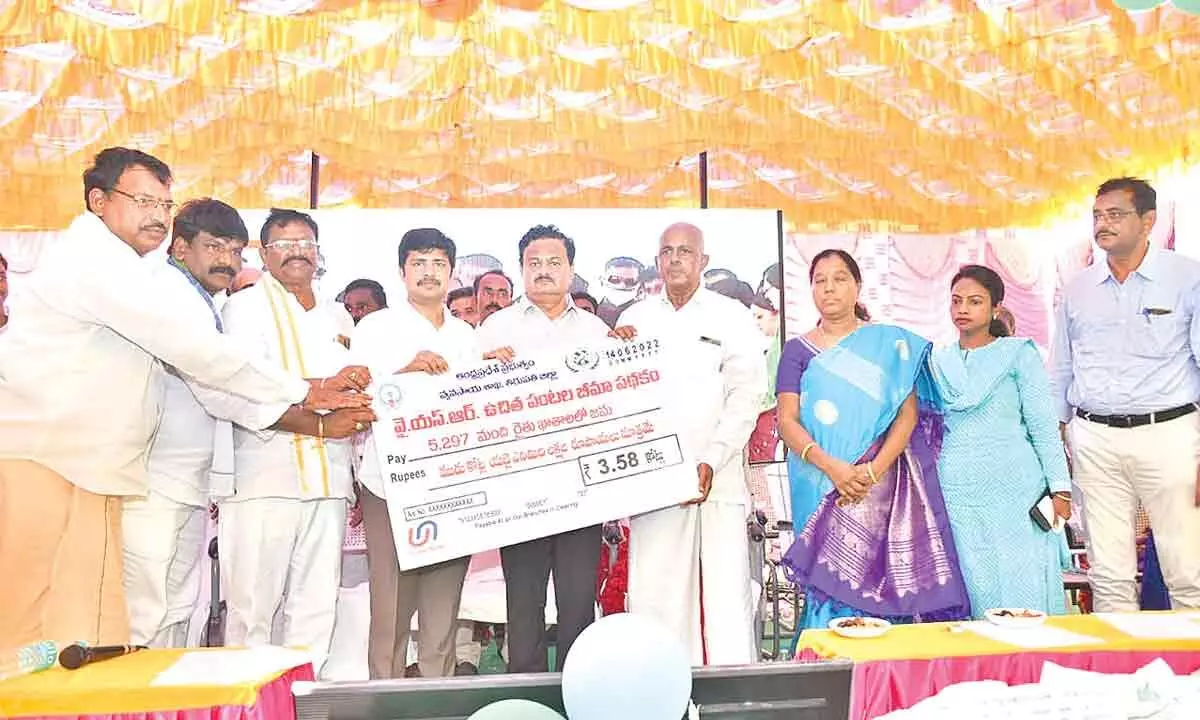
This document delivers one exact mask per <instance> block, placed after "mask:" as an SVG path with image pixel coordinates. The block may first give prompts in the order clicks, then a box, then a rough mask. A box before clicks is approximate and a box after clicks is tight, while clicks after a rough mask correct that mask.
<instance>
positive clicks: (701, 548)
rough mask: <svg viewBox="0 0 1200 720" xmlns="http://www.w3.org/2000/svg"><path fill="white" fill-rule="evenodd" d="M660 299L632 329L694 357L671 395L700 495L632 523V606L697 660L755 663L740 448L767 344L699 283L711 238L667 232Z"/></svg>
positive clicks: (625, 318) (627, 316)
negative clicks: (663, 628) (706, 240)
mask: <svg viewBox="0 0 1200 720" xmlns="http://www.w3.org/2000/svg"><path fill="white" fill-rule="evenodd" d="M657 265H658V270H659V272H660V273H661V274H662V276H663V278H664V280H665V281H666V285H665V292H664V293H663V295H661V296H660V297H656V298H650V299H646V300H642V301H640V302H638V303H636V304H635V305H633V307H631V308H629V309H628V310H626V311H625V312H624V313H623V314H622V315H621V320H620V322H621V324H622V325H623V326H630V327H633V328H634V329H635V330H636V331H637V333H638V334H639V335H648V336H653V337H660V338H663V339H664V340H668V341H670V344H671V345H672V346H674V347H675V348H680V349H682V352H683V353H685V354H684V356H683V357H682V358H681V359H680V361H679V365H678V367H679V369H680V370H681V372H682V373H683V376H682V378H681V380H680V382H679V386H678V387H677V388H676V389H675V391H674V392H672V394H671V397H672V398H673V399H674V402H675V403H676V406H675V407H674V408H673V409H674V413H673V416H674V417H676V418H678V419H679V421H680V422H681V423H682V425H681V426H680V431H681V432H680V439H681V441H682V442H683V443H684V444H685V447H686V448H687V450H688V453H689V454H690V455H691V456H692V457H694V458H695V459H696V461H697V465H696V474H697V480H698V483H697V484H698V488H699V496H698V497H697V498H696V500H695V501H693V502H691V503H688V504H685V505H683V506H681V507H670V508H665V509H663V510H657V511H655V512H650V513H646V514H644V515H640V516H638V517H635V518H632V519H631V520H630V531H629V535H630V545H629V611H630V612H633V613H645V614H648V615H653V616H655V617H656V618H657V619H658V620H659V621H660V622H662V623H664V624H665V625H666V626H667V627H669V628H671V629H672V630H673V631H674V632H675V634H676V636H677V637H678V638H679V640H680V642H681V643H683V644H684V647H687V648H689V650H690V652H691V659H692V664H693V665H740V664H747V663H752V662H755V661H757V660H758V650H757V642H756V641H755V636H754V608H755V598H754V597H753V595H752V593H751V585H750V548H749V539H748V538H747V534H746V533H747V531H746V519H747V517H748V516H749V514H750V510H751V505H750V497H749V492H748V488H747V484H746V478H745V473H744V463H743V457H742V453H743V448H744V447H745V445H746V441H747V440H748V439H749V437H750V432H751V430H752V429H753V428H754V422H755V419H756V417H757V416H758V410H759V403H760V402H761V400H762V395H763V392H764V391H765V390H766V386H767V380H766V368H765V365H764V363H763V355H762V348H763V341H762V338H761V337H760V335H759V332H758V329H757V328H756V327H755V324H754V320H753V318H752V317H751V315H750V313H748V312H746V309H745V307H744V306H743V305H742V303H740V302H738V301H737V300H734V299H731V298H728V297H724V296H722V295H719V294H717V293H716V292H714V291H712V290H709V289H706V288H704V287H702V286H701V276H700V273H701V272H702V271H703V270H704V268H705V266H706V265H708V256H707V255H705V254H704V235H703V234H702V233H701V232H700V229H699V228H697V227H696V226H694V225H690V224H687V223H678V224H675V225H672V226H670V227H668V228H667V229H666V230H665V231H664V232H663V234H662V237H661V239H660V240H659V245H658V258H657Z"/></svg>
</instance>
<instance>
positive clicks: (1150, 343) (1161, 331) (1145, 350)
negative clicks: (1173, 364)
mask: <svg viewBox="0 0 1200 720" xmlns="http://www.w3.org/2000/svg"><path fill="white" fill-rule="evenodd" d="M1141 325H1142V326H1143V328H1139V330H1140V331H1141V332H1138V333H1136V335H1141V336H1142V337H1135V338H1134V342H1132V343H1130V347H1131V348H1132V350H1133V353H1134V354H1135V355H1138V356H1141V357H1148V358H1168V357H1171V356H1174V355H1177V354H1178V353H1180V352H1182V351H1183V349H1184V347H1185V346H1186V344H1187V336H1188V325H1189V323H1188V318H1187V316H1186V315H1185V314H1184V313H1182V312H1179V311H1177V310H1172V311H1171V312H1169V313H1167V314H1165V315H1151V314H1149V313H1147V314H1146V315H1145V318H1144V319H1143V320H1142V321H1141Z"/></svg>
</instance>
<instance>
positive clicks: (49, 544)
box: [0, 148, 370, 647]
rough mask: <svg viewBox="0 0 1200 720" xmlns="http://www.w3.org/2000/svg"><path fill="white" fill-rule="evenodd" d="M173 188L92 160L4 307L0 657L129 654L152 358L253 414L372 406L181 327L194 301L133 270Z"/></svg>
mask: <svg viewBox="0 0 1200 720" xmlns="http://www.w3.org/2000/svg"><path fill="white" fill-rule="evenodd" d="M170 184H171V171H170V169H169V168H168V167H167V166H166V165H165V164H164V163H163V162H162V161H161V160H159V159H157V158H155V157H153V156H151V155H147V154H146V153H143V152H141V151H138V150H131V149H128V148H109V149H107V150H104V151H103V152H101V153H99V154H98V155H97V156H96V158H95V161H94V164H93V165H92V167H90V168H88V169H87V171H86V172H85V173H84V175H83V185H84V201H85V204H86V209H87V212H86V213H84V214H83V215H81V216H80V217H79V218H77V219H76V220H75V221H74V222H73V223H72V224H71V226H70V228H68V229H67V231H66V232H65V233H63V234H62V236H60V237H59V238H57V239H55V241H54V242H53V243H48V244H47V246H46V248H45V249H44V250H43V251H42V253H41V254H40V256H39V257H38V264H37V267H36V270H35V271H34V272H31V273H30V274H29V276H28V277H27V278H25V279H23V286H22V288H21V289H22V292H21V293H20V294H19V295H18V296H16V297H14V298H13V300H14V302H13V308H12V310H13V320H12V321H11V322H10V323H9V327H8V329H7V330H6V331H5V335H4V341H3V342H0V578H3V592H0V646H3V647H20V646H21V645H24V644H26V643H30V642H33V641H36V640H42V639H48V638H49V639H55V640H70V641H85V642H88V643H91V644H99V645H112V644H124V643H127V642H129V617H128V611H127V608H126V603H125V592H124V588H123V586H122V553H121V547H120V545H119V544H118V543H120V542H121V507H122V504H123V499H124V498H125V497H141V496H145V495H146V493H147V485H148V480H147V476H146V456H147V453H148V450H149V447H150V444H151V440H152V439H153V437H154V434H155V430H156V428H157V425H158V420H159V411H160V407H161V396H160V392H161V386H160V385H159V384H157V383H155V382H154V372H155V371H154V367H155V362H156V360H162V361H163V362H165V363H167V364H169V365H171V366H173V367H175V368H176V369H177V370H178V371H179V372H180V373H182V374H184V375H187V376H189V377H190V378H191V379H192V380H194V381H196V382H198V383H200V384H204V385H207V386H211V387H214V388H220V389H222V390H225V391H228V392H230V393H232V394H236V395H238V396H241V397H243V398H245V399H246V400H248V401H253V402H257V403H260V404H263V405H280V406H282V407H287V406H289V405H291V404H293V403H302V404H303V408H304V410H303V411H304V412H310V413H311V411H313V410H317V409H334V408H338V407H364V406H368V405H369V403H370V398H368V397H366V396H365V395H358V394H350V393H348V392H343V391H348V390H350V389H351V387H352V386H351V385H350V384H348V383H346V382H345V381H344V379H342V378H329V379H326V380H324V381H322V380H312V381H305V380H303V379H302V378H303V377H304V375H303V374H302V373H301V372H299V371H296V372H284V371H281V370H280V369H278V368H277V367H272V366H271V365H269V364H267V363H264V362H262V361H261V360H257V359H255V358H253V357H252V355H250V354H249V353H247V352H246V351H245V350H244V349H242V348H241V347H240V346H239V345H238V344H237V343H236V342H233V341H231V340H230V339H229V338H227V337H224V336H222V335H221V333H219V332H218V331H217V328H216V326H215V323H191V324H189V323H187V322H186V318H188V317H192V315H191V312H192V311H191V310H190V308H193V307H195V305H194V303H195V301H196V296H195V293H194V292H192V291H189V290H188V289H187V288H186V287H183V286H181V285H180V284H178V283H176V282H173V281H171V280H170V279H169V278H167V277H166V276H163V275H162V274H161V273H158V272H157V269H156V266H157V267H161V265H158V264H157V263H151V262H148V261H146V260H145V259H144V258H143V257H142V256H143V255H146V254H147V253H149V252H150V251H152V250H154V249H155V248H157V247H158V246H159V245H160V244H161V243H162V241H163V240H164V239H165V237H166V234H167V228H168V225H169V224H170V218H171V213H172V210H173V208H174V203H173V201H172V200H171V190H170ZM181 319H184V320H183V322H181ZM368 381H369V378H368ZM322 384H324V387H322ZM353 387H354V388H355V389H361V388H362V387H366V385H365V384H363V385H361V386H358V385H354V386H353Z"/></svg>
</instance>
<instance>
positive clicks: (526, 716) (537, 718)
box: [467, 699, 563, 720]
mask: <svg viewBox="0 0 1200 720" xmlns="http://www.w3.org/2000/svg"><path fill="white" fill-rule="evenodd" d="M467 720H563V716H562V715H559V714H558V713H557V712H555V711H553V710H551V709H550V708H548V707H546V706H545V705H542V704H541V703H535V702H533V701H532V700H518V699H512V700H500V701H498V702H494V703H492V704H491V705H486V706H484V707H481V708H479V709H478V710H476V711H475V712H473V713H471V717H469V718H467Z"/></svg>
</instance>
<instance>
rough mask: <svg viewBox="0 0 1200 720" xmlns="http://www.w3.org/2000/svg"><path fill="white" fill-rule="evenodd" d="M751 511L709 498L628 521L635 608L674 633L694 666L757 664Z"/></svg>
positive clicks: (631, 603) (632, 609)
mask: <svg viewBox="0 0 1200 720" xmlns="http://www.w3.org/2000/svg"><path fill="white" fill-rule="evenodd" d="M747 513H748V509H747V507H746V506H745V505H742V504H735V503H723V502H715V501H713V500H711V499H710V500H709V501H707V502H705V503H702V504H700V505H690V506H688V507H671V508H666V509H664V510H658V511H656V512H652V513H647V514H645V515H641V516H639V517H635V518H633V519H631V520H630V522H629V524H630V528H629V611H630V612H633V613H645V614H647V615H653V616H654V617H655V618H656V619H657V620H658V621H659V622H661V623H663V624H664V625H665V626H666V627H667V628H669V629H670V630H671V631H672V632H673V633H674V634H675V635H676V636H677V637H678V638H679V640H680V642H681V643H683V646H684V647H685V648H686V649H687V650H688V651H689V652H690V655H691V660H692V664H693V665H745V664H750V663H754V662H757V660H758V650H757V642H756V640H755V637H754V612H755V598H754V596H753V593H752V592H751V582H750V548H749V538H748V537H747V534H746V516H747Z"/></svg>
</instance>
